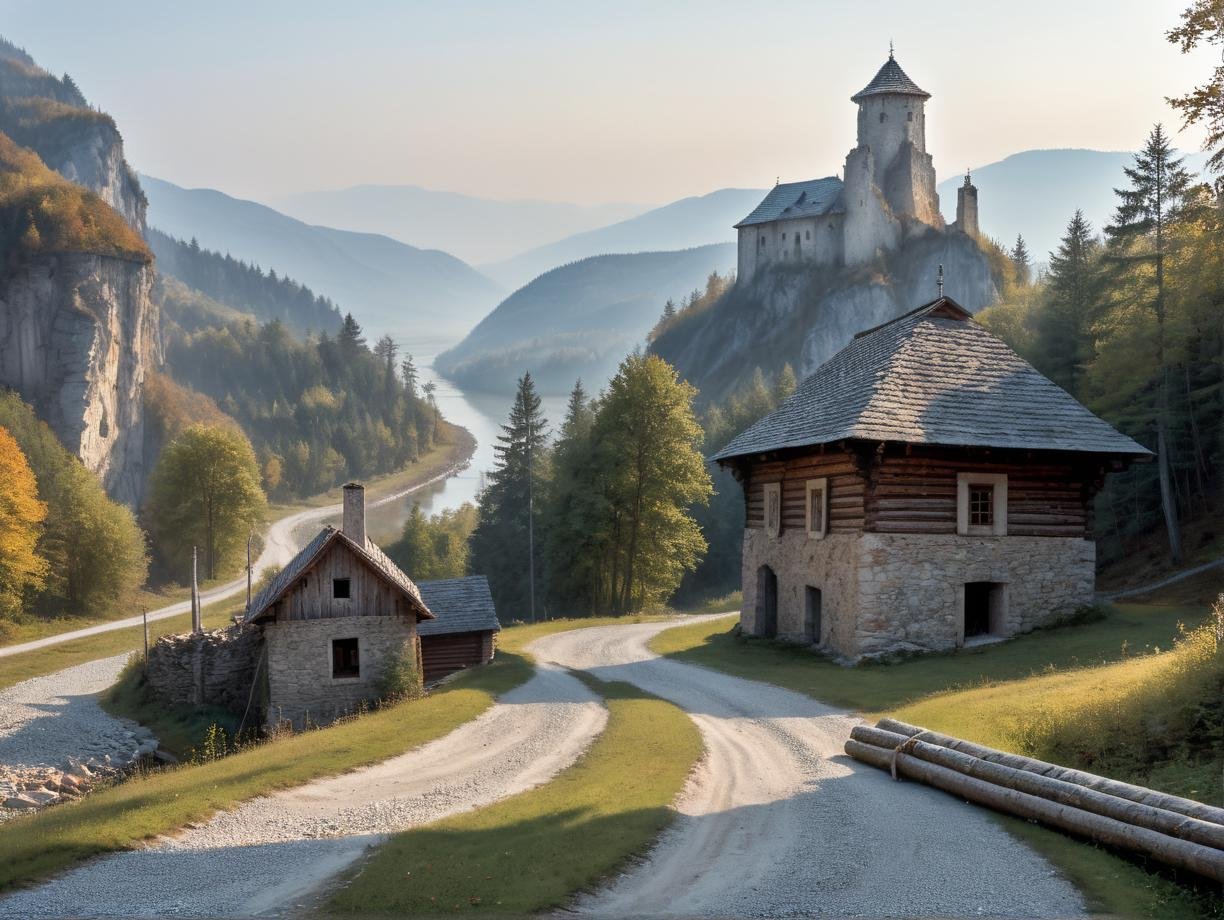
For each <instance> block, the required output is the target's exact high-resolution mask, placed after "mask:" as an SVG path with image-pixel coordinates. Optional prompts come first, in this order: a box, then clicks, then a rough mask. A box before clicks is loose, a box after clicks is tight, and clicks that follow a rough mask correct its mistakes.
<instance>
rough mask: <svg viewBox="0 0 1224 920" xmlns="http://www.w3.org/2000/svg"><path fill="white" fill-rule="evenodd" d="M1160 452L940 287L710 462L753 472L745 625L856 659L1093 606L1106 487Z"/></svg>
mask: <svg viewBox="0 0 1224 920" xmlns="http://www.w3.org/2000/svg"><path fill="white" fill-rule="evenodd" d="M1149 457H1150V452H1149V451H1148V450H1146V449H1145V448H1144V447H1142V446H1141V445H1139V444H1138V443H1136V442H1135V441H1133V440H1132V439H1130V438H1128V437H1126V436H1125V435H1123V434H1121V433H1119V432H1118V431H1116V430H1115V429H1114V428H1112V427H1111V426H1110V425H1109V424H1108V423H1106V422H1105V421H1103V420H1102V419H1100V418H1098V417H1097V416H1095V415H1093V414H1092V413H1091V412H1090V411H1089V410H1088V409H1087V408H1085V407H1084V406H1083V405H1081V404H1080V403H1078V402H1077V401H1076V400H1075V399H1074V398H1073V397H1072V396H1070V395H1069V394H1068V393H1066V392H1065V391H1064V390H1062V389H1061V388H1059V387H1058V386H1057V385H1056V384H1054V383H1053V382H1052V381H1050V380H1049V379H1047V378H1046V377H1044V376H1042V375H1041V374H1040V373H1039V372H1038V371H1037V370H1036V369H1034V368H1033V367H1032V366H1031V365H1030V364H1028V362H1026V361H1024V360H1023V359H1022V358H1021V357H1020V356H1019V355H1017V354H1016V353H1015V352H1013V351H1012V350H1011V349H1010V348H1008V346H1007V345H1005V344H1004V343H1003V342H1002V341H1000V340H999V339H997V338H995V337H994V336H993V335H991V334H990V333H989V332H987V331H986V329H984V328H983V327H982V326H980V325H979V324H978V323H976V322H975V321H974V320H973V319H972V317H971V316H970V314H969V313H968V312H967V311H965V310H964V309H963V308H961V307H960V306H959V305H958V304H956V303H955V302H954V301H952V300H951V299H950V298H946V297H940V298H939V299H937V300H935V301H932V302H931V303H928V304H926V305H924V306H922V307H919V308H918V309H916V310H913V311H911V312H910V313H908V314H905V315H903V316H901V317H899V318H897V319H895V320H893V321H891V322H889V323H885V324H883V325H882V326H878V327H876V328H874V329H869V330H866V331H864V332H862V333H859V335H857V336H856V337H855V338H854V340H853V341H852V342H851V343H850V344H849V345H847V346H846V347H845V348H844V349H842V350H841V351H840V352H838V353H837V354H836V355H835V356H834V357H833V358H831V359H830V360H829V361H828V362H826V363H825V364H824V365H822V366H821V367H819V368H818V369H817V370H816V371H815V373H813V374H812V375H811V376H810V377H808V378H807V379H806V380H804V381H803V383H802V384H801V385H800V386H799V388H798V390H797V391H796V393H795V394H794V396H792V397H791V398H790V399H789V400H787V401H786V402H785V403H783V405H782V406H780V407H779V408H778V409H777V410H776V411H774V412H773V413H771V414H770V415H768V416H766V417H765V418H763V419H761V420H760V421H758V422H757V423H756V424H754V425H752V426H750V427H749V428H748V429H746V430H745V431H744V432H742V433H741V434H740V435H738V436H737V437H736V438H735V439H734V440H732V442H731V443H730V444H728V445H727V446H726V447H724V448H723V449H722V450H721V451H719V452H718V453H717V454H716V455H715V457H714V459H715V460H716V461H717V462H718V463H720V464H722V465H723V466H726V467H729V468H730V469H731V470H732V471H733V473H734V474H735V476H736V477H737V479H738V480H739V481H740V483H741V484H742V486H743V491H744V501H745V506H746V527H745V529H744V548H743V595H744V600H743V613H742V620H741V622H742V628H743V630H744V632H745V633H747V634H749V635H754V636H766V637H777V638H780V639H785V640H791V641H796V642H801V643H806V644H810V645H815V646H819V647H820V648H822V649H825V650H827V651H828V652H830V653H832V654H833V655H835V656H837V657H838V658H840V659H842V660H846V661H856V660H859V659H862V658H865V657H877V656H884V655H890V654H895V653H904V652H916V651H935V650H943V649H953V648H957V647H961V646H964V645H967V644H974V643H978V642H982V641H989V640H990V639H992V638H1002V637H1007V636H1013V635H1016V634H1017V633H1021V632H1025V631H1027V630H1031V629H1033V628H1035V627H1037V626H1040V625H1042V624H1045V623H1049V622H1050V621H1052V620H1054V619H1056V618H1058V617H1061V616H1064V615H1067V614H1070V613H1072V612H1074V611H1075V610H1076V609H1077V608H1079V607H1081V606H1084V605H1088V604H1091V603H1092V602H1093V598H1094V588H1095V561H1096V552H1095V543H1094V542H1093V521H1092V507H1093V496H1094V494H1095V493H1096V492H1097V491H1098V490H1099V489H1100V488H1101V485H1102V483H1103V481H1104V478H1105V476H1106V475H1107V474H1108V473H1109V472H1110V471H1113V470H1120V469H1123V468H1124V467H1125V466H1126V465H1127V464H1128V463H1130V462H1131V461H1134V460H1138V459H1147V458H1149Z"/></svg>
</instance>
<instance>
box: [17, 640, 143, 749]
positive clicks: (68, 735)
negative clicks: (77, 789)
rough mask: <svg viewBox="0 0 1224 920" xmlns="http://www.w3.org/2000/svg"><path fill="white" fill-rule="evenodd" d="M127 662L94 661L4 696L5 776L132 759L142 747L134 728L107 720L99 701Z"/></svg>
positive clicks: (22, 685) (118, 658)
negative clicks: (115, 757) (108, 758)
mask: <svg viewBox="0 0 1224 920" xmlns="http://www.w3.org/2000/svg"><path fill="white" fill-rule="evenodd" d="M127 657H128V656H127V655H126V654H124V655H116V656H114V657H113V658H102V659H99V660H98V661H90V662H87V663H86V664H80V665H77V666H76V667H72V668H66V669H64V670H63V671H58V672H56V673H55V674H48V675H46V676H45V677H34V678H31V679H30V680H24V681H22V682H21V683H19V684H14V685H13V686H11V687H9V688H8V689H6V690H0V770H2V769H4V768H9V769H15V770H24V769H32V768H36V767H57V766H61V765H62V764H63V763H64V761H66V760H67V759H68V758H69V757H73V758H76V759H78V760H88V759H89V758H90V757H91V756H97V757H101V756H102V755H103V754H118V753H119V752H120V750H122V751H125V752H127V753H131V751H132V750H134V749H135V748H136V746H137V745H136V743H132V736H133V724H132V723H131V722H127V721H123V720H120V719H116V718H114V717H113V716H110V715H107V714H106V713H105V712H104V711H103V710H102V707H101V706H99V705H98V699H97V693H98V692H99V691H101V690H104V689H106V688H107V687H109V686H110V685H111V684H113V683H114V682H115V678H116V677H118V676H119V671H120V670H122V668H123V664H124V662H125V661H127Z"/></svg>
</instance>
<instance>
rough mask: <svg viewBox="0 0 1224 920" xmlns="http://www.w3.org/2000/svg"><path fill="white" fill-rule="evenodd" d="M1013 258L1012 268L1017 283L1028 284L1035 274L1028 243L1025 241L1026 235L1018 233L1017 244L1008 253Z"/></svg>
mask: <svg viewBox="0 0 1224 920" xmlns="http://www.w3.org/2000/svg"><path fill="white" fill-rule="evenodd" d="M1008 256H1009V258H1010V259H1011V263H1012V269H1013V270H1014V271H1015V273H1016V283H1017V284H1028V283H1029V282H1030V281H1031V280H1032V276H1033V262H1032V259H1031V258H1030V257H1029V251H1028V244H1026V243H1025V242H1024V237H1023V236H1021V235H1020V234H1016V245H1015V246H1013V247H1012V249H1011V252H1010V253H1008Z"/></svg>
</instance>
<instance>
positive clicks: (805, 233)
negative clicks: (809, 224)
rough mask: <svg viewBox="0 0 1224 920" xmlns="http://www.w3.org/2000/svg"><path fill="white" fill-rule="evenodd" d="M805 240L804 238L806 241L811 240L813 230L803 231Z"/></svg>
mask: <svg viewBox="0 0 1224 920" xmlns="http://www.w3.org/2000/svg"><path fill="white" fill-rule="evenodd" d="M803 238H804V239H805V240H810V239H811V238H812V231H811V230H804V231H803Z"/></svg>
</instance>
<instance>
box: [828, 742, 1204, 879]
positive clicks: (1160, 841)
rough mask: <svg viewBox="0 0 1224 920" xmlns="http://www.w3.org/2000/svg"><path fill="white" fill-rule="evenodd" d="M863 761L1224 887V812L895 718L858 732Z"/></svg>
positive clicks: (856, 745) (856, 747)
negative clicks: (1211, 880)
mask: <svg viewBox="0 0 1224 920" xmlns="http://www.w3.org/2000/svg"><path fill="white" fill-rule="evenodd" d="M846 753H847V754H849V755H850V756H851V757H853V758H854V759H856V760H860V761H862V762H863V763H866V764H870V765H871V766H874V767H880V768H881V769H884V770H889V771H890V772H891V773H892V775H893V778H894V779H900V778H901V777H905V778H907V779H914V780H918V781H919V782H923V783H926V784H928V785H931V786H934V787H935V788H937V789H942V790H944V791H945V792H950V793H952V794H953V795H958V796H960V797H961V798H963V799H966V800H968V801H970V802H974V803H976V804H979V805H986V806H988V807H990V808H993V809H995V810H996V811H1001V812H1005V813H1007V814H1011V815H1016V816H1017V817H1021V818H1026V819H1029V820H1033V821H1038V822H1040V823H1041V824H1045V825H1048V826H1049V827H1054V828H1057V829H1059V830H1062V831H1067V832H1068V833H1072V834H1077V835H1080V836H1083V837H1088V838H1090V839H1092V840H1096V841H1098V842H1100V843H1103V844H1106V845H1108V846H1112V847H1118V848H1119V849H1124V850H1130V851H1133V852H1135V853H1140V854H1142V855H1144V856H1147V857H1149V858H1151V859H1155V860H1157V861H1159V862H1162V863H1164V864H1166V865H1170V866H1174V867H1176V868H1178V869H1185V870H1188V871H1191V872H1194V873H1197V874H1198V875H1201V876H1203V877H1205V878H1209V879H1213V880H1215V881H1217V882H1221V883H1224V808H1216V807H1214V806H1211V805H1205V804H1203V803H1202V802H1195V801H1193V800H1191V799H1183V798H1179V797H1178V796H1174V795H1167V794H1165V793H1162V792H1156V791H1154V790H1152V789H1145V788H1143V787H1142V786H1132V785H1131V784H1129V783H1122V782H1118V781H1117V780H1111V779H1107V778H1105V777H1102V776H1095V775H1093V774H1091V773H1085V772H1083V771H1081V770H1072V769H1069V768H1067V767H1059V766H1056V765H1055V764H1049V763H1045V762H1043V761H1040V760H1034V759H1032V758H1030V757H1022V756H1020V755H1018V754H1009V753H1006V752H1004V751H996V750H994V749H993V748H988V747H984V746H983V745H980V744H974V743H972V742H969V741H964V740H961V739H959V738H953V737H951V736H949V735H942V734H940V733H938V732H932V731H928V730H926V729H923V728H919V727H917V726H915V725H909V724H907V723H905V722H898V721H896V720H894V719H881V720H880V721H879V722H878V723H877V724H876V726H875V727H874V728H873V727H871V726H869V725H859V726H856V727H855V729H854V731H853V732H851V735H850V740H849V741H847V742H846Z"/></svg>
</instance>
